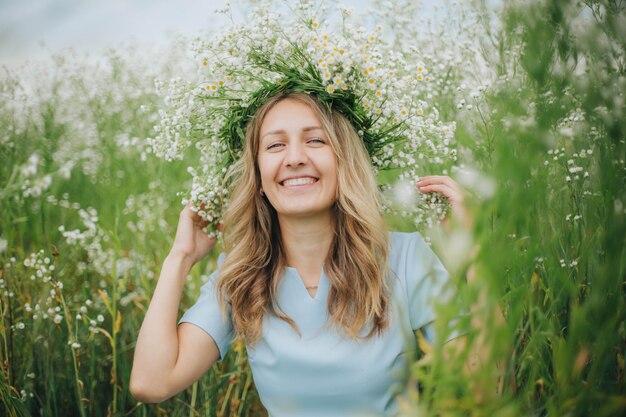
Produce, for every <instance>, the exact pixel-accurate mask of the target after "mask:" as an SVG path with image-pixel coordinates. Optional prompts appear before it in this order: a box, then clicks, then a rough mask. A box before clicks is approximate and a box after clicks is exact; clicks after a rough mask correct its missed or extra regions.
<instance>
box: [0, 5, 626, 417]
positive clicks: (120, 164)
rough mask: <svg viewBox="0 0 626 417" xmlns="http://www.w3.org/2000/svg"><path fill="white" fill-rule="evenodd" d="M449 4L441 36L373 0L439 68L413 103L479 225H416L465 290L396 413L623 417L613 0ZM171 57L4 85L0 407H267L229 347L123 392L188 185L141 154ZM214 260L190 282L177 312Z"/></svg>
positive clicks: (618, 82)
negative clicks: (148, 390) (159, 397)
mask: <svg viewBox="0 0 626 417" xmlns="http://www.w3.org/2000/svg"><path fill="white" fill-rule="evenodd" d="M401 3H403V4H404V5H403V4H401ZM410 3H411V2H406V1H405V2H398V4H397V5H396V7H395V10H396V11H397V10H398V9H400V8H401V7H405V6H407V5H409V4H410ZM407 7H408V6H407ZM455 7H456V8H457V9H456V14H455V16H456V17H455V19H454V20H450V21H446V22H445V25H444V26H445V28H446V30H445V31H444V30H442V29H441V28H439V29H437V27H435V26H427V25H426V24H422V23H420V24H419V25H416V24H414V23H415V20H410V19H409V20H408V21H406V20H405V21H403V20H401V19H400V20H398V19H397V13H395V15H394V13H392V10H391V9H389V8H384V7H382V6H381V7H379V8H377V10H378V12H377V13H378V14H377V16H376V19H378V20H379V21H385V22H388V26H389V28H390V29H391V30H392V34H394V33H395V34H396V38H395V39H396V42H397V44H398V47H400V48H402V47H406V43H407V42H408V43H410V42H411V40H412V39H418V41H415V43H416V44H418V45H419V49H420V50H421V52H422V53H423V54H424V57H425V65H426V67H427V68H432V69H434V68H438V70H437V71H436V72H437V74H438V76H435V71H434V70H433V78H434V80H433V83H432V89H431V90H429V91H428V94H430V97H429V98H428V101H430V102H433V103H434V104H435V105H436V106H438V108H439V110H440V114H441V115H442V117H443V118H444V119H445V120H454V121H456V122H457V140H458V142H459V154H460V155H462V157H461V159H462V160H461V163H462V166H461V167H459V168H457V169H456V170H455V171H454V175H455V176H456V177H457V178H458V179H459V181H461V182H462V183H463V184H464V186H465V187H466V188H467V190H468V191H469V192H470V193H471V196H470V197H468V201H467V205H468V210H469V211H470V212H471V213H472V216H473V226H472V230H471V231H469V232H468V231H466V230H464V229H455V228H454V227H452V229H451V230H448V231H445V232H443V233H440V232H439V231H437V230H433V231H427V232H426V233H428V234H430V235H431V238H432V241H433V245H434V248H435V250H436V252H437V253H438V254H440V256H441V257H442V259H444V261H445V262H446V264H447V265H448V266H449V269H450V270H451V272H452V273H453V276H454V278H455V282H457V283H461V285H460V287H461V292H460V293H459V295H458V302H456V303H454V305H442V306H440V307H441V308H440V314H439V317H440V320H439V321H438V323H437V326H439V329H440V332H446V331H448V327H447V326H446V323H447V321H448V320H449V319H452V318H457V319H458V318H459V317H461V319H460V320H456V321H455V323H456V324H455V325H456V326H459V327H461V330H462V331H464V332H466V333H467V348H466V349H461V350H460V351H458V352H446V353H445V354H444V352H445V351H446V349H445V347H443V346H432V347H431V346H427V345H425V344H424V343H421V344H420V346H421V347H422V352H421V353H420V354H419V355H417V356H416V358H415V361H414V363H412V364H411V366H410V368H409V369H407V375H406V380H405V382H406V386H407V388H408V392H409V395H408V396H405V397H404V398H403V413H404V414H405V415H425V416H428V415H449V416H457V415H459V416H460V415H464V416H465V415H472V416H483V415H484V416H494V415H502V416H518V415H538V416H539V415H551V416H552V415H555V416H556V415H558V416H561V415H571V416H588V415H594V416H596V415H597V416H614V415H622V414H624V413H625V412H626V387H625V385H624V384H625V382H624V355H625V353H626V352H625V351H626V328H625V324H624V322H625V318H626V311H625V308H626V307H625V295H626V287H625V274H624V267H625V266H624V263H625V260H626V256H625V255H626V254H625V249H624V248H625V237H626V224H625V213H626V212H625V204H626V187H625V186H624V185H625V177H626V171H625V162H624V161H625V159H626V155H625V143H624V140H625V130H626V121H625V120H626V119H625V117H624V106H625V104H624V95H623V94H624V93H623V92H624V91H625V90H626V88H624V87H625V79H624V75H625V66H624V59H625V58H624V57H625V54H624V51H625V48H626V32H624V30H623V27H626V24H625V23H626V21H625V17H624V15H625V14H624V7H625V6H624V4H623V3H622V2H616V1H598V2H583V3H577V2H574V1H560V2H557V1H543V2H534V3H521V2H520V3H510V4H509V3H507V4H506V6H503V7H502V8H501V9H495V10H494V9H492V8H487V7H484V6H482V5H480V4H472V5H471V6H468V5H464V6H463V5H456V6H455ZM392 9H393V8H392ZM406 10H409V9H406ZM411 10H413V11H416V12H417V11H418V10H417V9H415V8H413V9H411ZM405 15H406V16H408V15H409V12H408V11H407V13H405ZM433 25H434V24H433ZM427 27H428V30H425V28H427ZM398 35H399V36H398ZM182 50H184V46H181V44H180V43H174V45H173V46H172V47H171V48H170V49H167V50H160V51H158V52H155V51H143V50H139V49H133V48H132V47H130V48H129V47H126V48H120V49H118V50H112V51H107V52H106V53H104V54H103V55H102V56H100V57H98V58H94V57H93V56H90V57H86V56H78V55H72V54H69V53H68V54H64V55H60V56H56V57H52V58H51V59H50V60H49V61H47V62H45V63H40V64H30V65H27V66H25V67H24V68H22V69H20V71H14V72H11V71H6V72H5V73H4V75H3V77H2V79H1V80H0V96H2V98H1V100H0V132H1V133H0V184H1V186H2V188H1V190H0V208H1V210H0V264H1V265H0V361H1V363H2V367H1V372H0V399H1V403H2V404H1V405H0V410H1V411H0V413H1V414H2V415H7V416H68V415H77V416H109V415H110V416H122V415H138V416H149V415H150V416H152V415H155V416H156V415H168V416H196V415H209V416H256V415H265V411H264V410H263V408H262V406H261V404H260V402H259V400H258V395H257V394H256V390H255V389H254V384H253V381H252V378H251V374H250V371H249V368H248V364H247V360H246V355H245V348H244V346H243V345H242V344H241V343H240V342H236V343H235V344H234V345H233V346H232V348H231V351H230V352H229V354H228V355H227V357H226V358H225V360H224V361H222V362H221V363H219V364H217V365H215V366H214V367H213V369H212V370H211V371H210V372H209V373H207V375H205V376H204V377H203V378H202V379H201V380H200V381H198V382H197V383H196V384H194V385H193V386H192V387H190V388H189V389H188V390H186V391H185V392H183V393H181V394H179V395H177V396H176V397H174V398H173V399H171V400H168V401H166V402H164V403H162V404H158V405H146V404H141V403H138V402H137V401H136V400H134V399H133V398H132V396H131V395H130V393H129V391H128V377H129V374H130V368H131V365H132V363H131V361H132V353H133V347H134V342H135V339H136V336H137V333H138V329H139V326H140V325H141V321H142V319H143V315H144V313H145V310H146V308H147V305H148V302H149V299H150V296H151V294H152V291H153V288H154V285H155V282H154V281H155V279H156V277H157V276H158V273H159V270H160V266H161V263H162V261H163V258H164V256H165V255H166V254H167V251H168V249H169V246H170V244H171V239H172V238H173V235H174V230H175V229H174V228H175V226H176V223H175V221H176V219H177V218H178V216H177V213H178V211H179V210H180V208H181V206H180V198H181V197H180V196H179V195H177V192H178V191H179V190H181V189H183V188H184V187H183V186H182V185H181V184H185V183H186V182H187V181H188V179H189V177H188V175H187V174H186V172H185V165H183V164H182V163H165V162H162V161H160V160H158V159H156V158H154V157H152V156H151V155H150V150H149V148H147V147H146V145H145V138H146V137H150V136H151V135H152V134H153V132H152V130H151V129H152V125H153V123H154V122H155V120H156V116H155V112H156V109H157V108H158V107H159V105H160V102H159V100H160V99H159V97H157V96H156V95H155V94H154V92H153V91H154V89H153V84H152V82H153V79H154V78H160V79H164V78H168V77H172V76H176V75H180V74H183V75H186V74H191V70H190V69H189V68H187V67H186V66H185V62H188V60H187V59H186V57H185V56H184V55H183V54H181V52H180V51H182ZM389 222H390V224H391V225H393V226H394V227H396V228H402V229H404V228H410V227H411V226H410V225H409V224H407V222H405V221H404V220H403V219H397V218H396V219H389ZM217 253H219V250H216V251H214V254H213V255H211V257H210V259H207V260H206V261H204V262H203V263H202V264H201V265H199V266H197V267H195V268H194V270H193V271H192V272H191V274H190V276H189V277H188V282H187V286H186V288H185V293H184V296H183V300H184V302H183V304H184V306H185V307H186V306H188V305H190V303H191V302H193V300H194V299H195V298H196V297H197V294H198V291H199V288H200V286H201V285H202V283H203V281H204V280H205V279H206V278H207V276H208V273H209V272H210V271H211V270H212V269H213V268H214V267H215V258H216V254H217ZM466 279H467V280H468V281H469V282H468V283H467V284H465V281H466ZM182 308H184V307H182ZM467 312H470V313H471V314H469V315H468V314H464V313H467ZM476 353H478V355H477V356H476ZM476 358H478V360H479V361H480V363H479V366H478V368H479V369H478V371H474V372H468V371H467V370H465V368H464V367H465V362H467V360H468V359H469V360H476Z"/></svg>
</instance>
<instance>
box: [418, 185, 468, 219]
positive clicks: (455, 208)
mask: <svg viewBox="0 0 626 417" xmlns="http://www.w3.org/2000/svg"><path fill="white" fill-rule="evenodd" d="M416 187H417V188H418V189H419V191H420V192H421V193H424V194H428V193H432V192H437V193H441V194H442V195H444V196H445V197H447V198H448V201H449V202H450V206H451V208H452V212H453V214H454V216H455V217H457V218H458V219H459V220H461V221H463V222H465V220H466V217H467V216H466V213H465V206H464V201H463V196H464V193H465V191H464V190H463V188H461V186H460V185H459V184H458V183H457V182H456V181H454V180H453V179H452V178H450V177H448V176H447V175H428V176H425V177H422V178H420V179H419V181H418V182H417V184H416Z"/></svg>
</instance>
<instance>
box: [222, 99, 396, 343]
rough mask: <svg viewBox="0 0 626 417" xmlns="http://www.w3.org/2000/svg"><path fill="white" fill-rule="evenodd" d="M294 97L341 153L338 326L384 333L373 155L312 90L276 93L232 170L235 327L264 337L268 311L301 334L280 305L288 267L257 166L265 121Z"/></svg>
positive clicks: (335, 250) (329, 262) (380, 222)
mask: <svg viewBox="0 0 626 417" xmlns="http://www.w3.org/2000/svg"><path fill="white" fill-rule="evenodd" d="M287 98H289V99H293V100H297V101H300V102H302V103H305V104H307V105H308V106H309V107H310V108H311V109H312V110H313V111H314V112H315V114H316V115H317V117H318V118H319V120H320V122H321V123H322V128H323V129H324V131H325V133H326V135H327V137H328V140H329V142H330V145H331V146H332V148H333V150H334V152H335V154H336V157H337V176H338V178H337V193H336V198H335V204H334V214H335V234H334V238H333V241H332V243H331V246H330V250H329V253H328V255H327V257H326V260H325V263H324V269H325V272H326V276H327V277H328V279H329V282H330V290H329V295H328V312H329V315H330V324H332V325H334V326H336V327H337V328H338V329H339V330H341V329H343V330H344V331H345V334H347V335H348V336H350V337H353V338H358V337H360V334H361V332H362V331H363V330H364V329H366V328H369V331H368V332H367V333H366V336H365V337H370V336H372V335H374V334H380V333H381V332H382V331H384V330H385V329H386V328H387V325H388V322H387V310H388V304H389V297H390V295H389V284H388V282H387V255H388V247H389V238H388V234H387V227H386V225H385V221H384V219H383V216H382V210H381V203H380V195H379V192H378V187H377V184H376V179H375V176H374V172H373V169H372V166H371V162H370V159H369V155H368V153H367V151H366V149H365V146H364V144H363V142H362V141H361V139H360V138H359V136H358V135H357V133H356V132H355V130H354V127H353V126H352V125H351V124H350V122H349V121H348V120H347V119H346V118H345V117H344V116H343V115H341V114H340V113H338V112H337V111H332V110H329V109H327V108H326V107H324V106H323V105H321V104H320V103H319V102H318V101H317V100H316V99H315V98H314V97H312V96H310V95H308V94H305V93H288V94H282V95H278V96H275V97H272V98H270V99H269V100H268V101H267V102H266V103H265V104H264V105H263V106H261V108H259V110H258V111H257V113H256V114H255V116H254V118H253V119H252V120H251V121H250V122H249V124H248V126H247V128H246V136H245V143H244V149H243V154H242V156H241V158H240V159H239V160H238V161H237V162H236V163H235V164H234V165H233V167H232V169H231V171H230V173H229V178H230V179H231V180H232V181H233V187H232V193H231V199H230V201H229V204H228V206H227V208H226V210H225V213H224V216H223V224H224V227H223V233H224V251H225V252H226V253H227V254H228V256H227V257H226V258H225V260H224V263H223V264H222V265H221V267H220V271H219V274H218V280H217V291H218V295H219V300H220V305H221V307H222V311H223V312H224V313H225V312H226V308H227V305H229V304H230V307H231V317H232V322H233V326H234V328H235V331H236V333H237V334H238V335H240V336H242V337H243V338H244V340H245V341H246V343H248V344H250V345H254V343H256V342H257V341H258V340H259V338H260V337H261V331H262V322H263V316H264V315H265V314H266V312H269V313H271V314H274V315H276V316H277V317H279V318H281V319H283V320H285V321H286V322H288V323H289V324H290V325H291V326H292V327H293V328H294V329H295V330H296V331H297V332H298V333H299V329H298V327H297V325H296V323H295V322H294V321H293V320H292V319H291V318H290V317H288V316H287V315H285V314H284V313H283V312H282V311H281V309H280V306H279V305H278V304H277V299H276V295H277V288H278V284H279V281H280V279H281V277H282V276H283V274H284V271H285V267H286V266H287V265H286V260H285V255H284V249H283V245H282V241H281V234H280V226H279V223H278V218H277V215H276V211H275V210H274V208H273V207H272V206H271V204H270V203H269V201H268V200H267V199H266V198H263V197H262V196H261V194H260V192H259V191H260V189H261V179H260V178H261V177H260V173H259V167H258V164H257V155H258V151H259V142H260V130H261V125H262V123H263V120H264V118H265V116H266V114H267V113H268V112H269V111H270V110H271V109H272V107H273V106H274V105H276V103H278V102H279V101H281V100H284V99H287ZM370 326H371V327H370Z"/></svg>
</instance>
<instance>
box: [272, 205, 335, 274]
mask: <svg viewBox="0 0 626 417" xmlns="http://www.w3.org/2000/svg"><path fill="white" fill-rule="evenodd" d="M279 223H280V231H281V238H282V243H283V248H284V250H285V255H286V260H287V265H288V266H291V267H294V268H296V269H297V270H298V271H299V272H300V273H301V275H302V274H312V275H318V276H319V273H320V272H321V270H322V267H323V266H324V261H325V260H326V256H327V254H328V251H329V249H330V245H331V243H332V240H333V235H334V227H335V226H334V220H333V216H332V213H331V212H329V213H328V214H326V215H322V216H316V217H279Z"/></svg>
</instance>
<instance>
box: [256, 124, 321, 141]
mask: <svg viewBox="0 0 626 417" xmlns="http://www.w3.org/2000/svg"><path fill="white" fill-rule="evenodd" d="M312 130H323V129H322V127H321V126H307V127H305V128H302V131H303V132H310V131H312ZM284 133H286V131H285V130H284V129H278V130H272V131H271V132H267V133H265V134H264V135H263V136H262V137H261V139H263V138H264V137H266V136H269V135H281V134H284Z"/></svg>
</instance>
